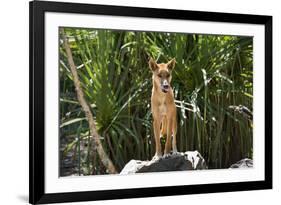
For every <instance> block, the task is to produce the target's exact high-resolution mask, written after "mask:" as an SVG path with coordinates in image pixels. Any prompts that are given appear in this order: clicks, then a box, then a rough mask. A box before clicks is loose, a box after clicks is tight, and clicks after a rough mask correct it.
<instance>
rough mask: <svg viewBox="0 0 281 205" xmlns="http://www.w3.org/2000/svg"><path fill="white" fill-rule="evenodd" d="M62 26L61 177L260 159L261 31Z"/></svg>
mask: <svg viewBox="0 0 281 205" xmlns="http://www.w3.org/2000/svg"><path fill="white" fill-rule="evenodd" d="M59 29H60V31H59V89H60V90H59V112H60V113H59V121H60V125H59V133H60V135H59V146H60V153H59V154H60V176H85V175H104V174H133V173H144V172H163V171H186V170H203V169H204V170H205V169H206V170H207V169H229V168H252V167H253V166H254V162H253V160H252V159H253V152H254V151H255V150H253V114H252V110H253V37H251V36H233V35H212V34H196V33H194V34H193V33H174V32H146V31H126V30H108V29H95V28H74V27H60V28H59ZM229 171H230V172H231V169H229Z"/></svg>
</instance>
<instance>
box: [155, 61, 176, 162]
mask: <svg viewBox="0 0 281 205" xmlns="http://www.w3.org/2000/svg"><path fill="white" fill-rule="evenodd" d="M175 63H176V61H175V59H172V60H170V61H169V62H168V63H166V64H164V63H161V64H157V63H156V62H155V61H154V60H153V59H152V58H150V60H149V67H150V69H151V70H152V73H153V74H152V82H153V87H152V95H151V112H152V116H153V129H154V138H155V144H156V152H155V155H154V157H153V159H156V160H157V159H159V158H160V157H161V156H162V151H161V145H160V136H164V135H166V144H165V150H164V158H165V157H167V156H169V155H170V151H171V141H173V154H176V153H177V143H176V134H177V110H176V104H175V102H174V93H173V89H172V88H171V85H170V83H171V80H172V70H173V68H174V67H175ZM172 135H173V137H172ZM171 137H172V139H171Z"/></svg>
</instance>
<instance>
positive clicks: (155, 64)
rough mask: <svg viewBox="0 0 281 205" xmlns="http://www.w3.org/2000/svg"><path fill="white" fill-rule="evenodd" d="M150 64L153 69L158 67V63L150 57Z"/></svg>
mask: <svg viewBox="0 0 281 205" xmlns="http://www.w3.org/2000/svg"><path fill="white" fill-rule="evenodd" d="M148 64H149V67H150V69H151V70H152V71H155V70H156V69H157V68H158V66H157V63H156V62H155V61H154V59H153V58H150V59H149V62H148Z"/></svg>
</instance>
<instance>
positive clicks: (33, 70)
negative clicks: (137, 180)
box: [29, 1, 272, 204]
mask: <svg viewBox="0 0 281 205" xmlns="http://www.w3.org/2000/svg"><path fill="white" fill-rule="evenodd" d="M29 12H30V15H29V16H30V19H29V25H30V28H29V38H30V39H29V43H30V50H29V52H30V57H29V61H30V71H29V72H30V73H29V77H30V85H29V92H30V98H29V99H30V107H29V116H30V118H29V123H30V128H29V132H30V142H29V152H30V157H29V160H30V162H29V202H30V203H32V204H37V203H40V204H43V203H55V202H74V201H91V200H108V199H122V198H137V197H153V196H167V195H184V194H198V193H214V192H230V191H242V190H260V189H271V188H272V16H262V15H248V14H247V15H246V14H230V13H215V12H201V11H184V10H169V9H155V8H137V7H124V6H105V5H93V4H77V3H62V2H46V1H32V2H30V4H29ZM45 12H62V13H77V14H78V13H79V14H98V15H99V14H100V15H113V16H131V17H150V18H164V19H182V20H197V21H210V22H215V21H218V22H227V23H247V24H259V25H264V26H265V51H264V53H265V65H264V68H265V76H264V80H265V133H264V136H265V147H264V149H265V180H264V181H250V182H236V183H219V184H202V185H184V186H169V187H154V188H136V189H121V190H107V191H86V192H71V193H45V188H44V187H45V179H44V177H45V171H44V170H45V160H44V153H45V146H44V137H45V135H44V133H45V127H44V123H45V77H44V63H45V59H44V39H45V37H44V32H45V26H44V25H45V23H44V19H45V18H44V14H45Z"/></svg>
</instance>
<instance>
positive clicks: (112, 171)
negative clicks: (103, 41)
mask: <svg viewBox="0 0 281 205" xmlns="http://www.w3.org/2000/svg"><path fill="white" fill-rule="evenodd" d="M61 32H62V35H63V41H64V48H65V51H66V54H67V60H68V63H69V66H70V70H71V73H72V75H73V82H74V85H75V90H76V93H77V98H78V101H79V103H80V105H81V107H82V109H83V111H84V112H85V115H86V118H87V121H88V123H89V128H90V133H91V136H92V137H93V139H94V146H95V147H94V149H96V150H97V153H98V155H99V157H100V159H101V161H102V163H103V165H104V166H105V167H106V168H107V170H108V172H109V173H110V174H115V173H117V171H116V169H115V167H114V165H113V163H112V161H111V160H110V159H109V157H108V155H107V154H106V153H105V151H104V149H103V147H102V143H101V141H100V136H99V134H98V133H97V131H96V125H95V121H94V118H93V114H92V112H91V110H90V107H89V105H88V103H87V102H86V100H85V98H84V93H83V91H82V88H81V86H80V81H79V76H78V73H77V69H76V66H75V63H74V61H73V57H72V52H71V49H70V47H69V44H68V39H67V37H66V35H65V32H64V29H63V28H61Z"/></svg>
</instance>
